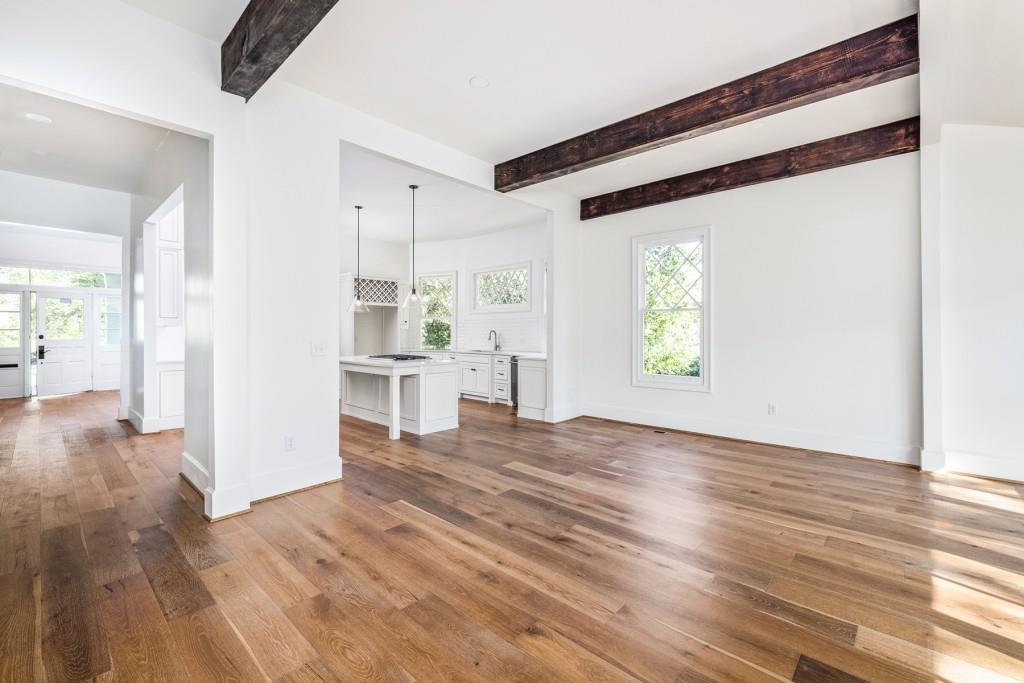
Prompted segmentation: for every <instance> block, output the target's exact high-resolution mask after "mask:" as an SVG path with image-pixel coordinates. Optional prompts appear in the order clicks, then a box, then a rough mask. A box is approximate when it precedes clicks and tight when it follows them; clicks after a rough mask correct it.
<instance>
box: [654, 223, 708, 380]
mask: <svg viewBox="0 0 1024 683" xmlns="http://www.w3.org/2000/svg"><path fill="white" fill-rule="evenodd" d="M676 235H678V236H676ZM690 235H692V236H690ZM638 249H639V251H638V253H637V258H638V260H639V266H640V268H641V277H642V281H641V282H640V286H641V287H642V292H641V304H640V306H641V307H640V311H639V320H638V322H639V324H640V325H641V326H642V330H641V331H640V335H641V342H642V357H641V358H640V359H639V364H640V372H641V375H642V376H645V377H648V378H653V379H657V378H662V381H665V380H669V379H671V378H680V379H684V378H693V379H695V380H703V378H704V366H703V364H704V360H703V356H704V349H703V345H704V325H705V319H704V239H703V235H699V236H698V235H697V234H695V233H693V232H692V231H689V232H684V233H676V234H675V235H672V236H661V237H660V238H656V239H655V240H653V241H652V242H650V243H646V244H644V243H641V244H640V246H639V247H638Z"/></svg>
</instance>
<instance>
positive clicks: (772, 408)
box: [768, 403, 779, 417]
mask: <svg viewBox="0 0 1024 683" xmlns="http://www.w3.org/2000/svg"><path fill="white" fill-rule="evenodd" d="M778 412H779V411H778V406H776V405H775V404H774V403H769V404H768V415H769V416H770V417H775V416H776V415H778Z"/></svg>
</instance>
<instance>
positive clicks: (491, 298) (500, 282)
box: [473, 263, 530, 312]
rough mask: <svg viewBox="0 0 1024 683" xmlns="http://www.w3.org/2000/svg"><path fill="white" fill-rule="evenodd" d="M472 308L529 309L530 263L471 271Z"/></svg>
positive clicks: (493, 309)
mask: <svg viewBox="0 0 1024 683" xmlns="http://www.w3.org/2000/svg"><path fill="white" fill-rule="evenodd" d="M473 308H474V310H477V311H492V312H503V311H509V312H511V311H528V310H530V264H529V263H524V264H522V265H516V266H503V267H501V268H492V269H489V270H480V271H477V272H475V273H473Z"/></svg>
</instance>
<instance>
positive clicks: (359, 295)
mask: <svg viewBox="0 0 1024 683" xmlns="http://www.w3.org/2000/svg"><path fill="white" fill-rule="evenodd" d="M362 213H363V207H361V206H357V207H356V300H358V301H362V300H363V278H362V270H361V267H362V251H363V250H362V243H363V239H362V234H363V233H362V223H361V221H360V220H359V218H360V216H361V215H362Z"/></svg>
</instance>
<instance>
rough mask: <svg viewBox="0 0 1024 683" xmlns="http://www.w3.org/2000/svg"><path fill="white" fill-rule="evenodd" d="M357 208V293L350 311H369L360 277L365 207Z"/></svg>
mask: <svg viewBox="0 0 1024 683" xmlns="http://www.w3.org/2000/svg"><path fill="white" fill-rule="evenodd" d="M355 209H356V279H355V282H354V284H355V295H354V296H353V297H352V303H350V304H349V305H348V312H349V313H369V312H370V307H369V306H367V305H366V302H365V301H363V279H362V278H361V277H360V275H361V273H360V270H359V268H360V265H361V264H360V261H361V257H362V253H361V252H362V248H361V247H362V225H361V221H360V220H359V219H360V217H361V215H362V212H363V207H361V206H357V207H355Z"/></svg>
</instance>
